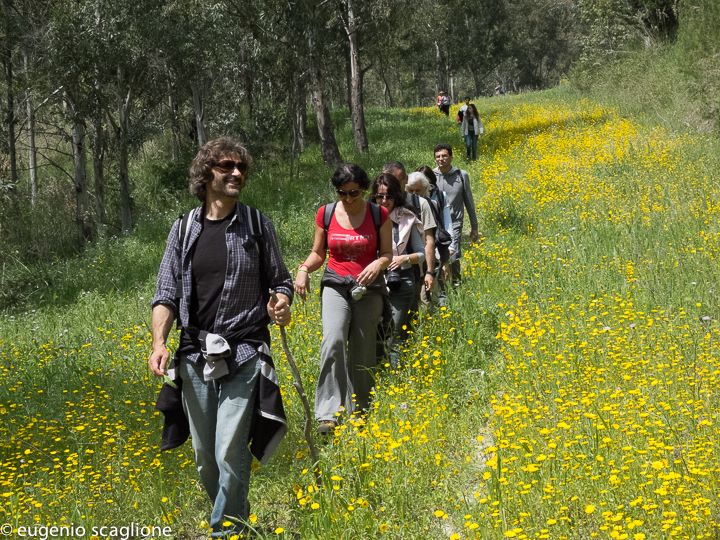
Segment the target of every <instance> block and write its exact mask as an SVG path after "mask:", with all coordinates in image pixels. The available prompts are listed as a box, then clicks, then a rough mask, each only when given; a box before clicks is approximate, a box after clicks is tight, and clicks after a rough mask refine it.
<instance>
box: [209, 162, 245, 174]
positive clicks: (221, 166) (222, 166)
mask: <svg viewBox="0 0 720 540" xmlns="http://www.w3.org/2000/svg"><path fill="white" fill-rule="evenodd" d="M213 167H214V168H215V169H217V170H218V171H220V172H221V173H225V174H229V173H231V172H233V171H234V170H235V169H237V170H238V171H240V172H241V173H246V172H247V170H248V166H247V163H245V162H243V161H233V160H232V159H223V160H222V161H218V162H217V163H215V165H213Z"/></svg>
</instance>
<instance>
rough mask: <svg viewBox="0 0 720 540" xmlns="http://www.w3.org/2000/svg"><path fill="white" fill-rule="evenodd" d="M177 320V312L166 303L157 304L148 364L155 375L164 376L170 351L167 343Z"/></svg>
mask: <svg viewBox="0 0 720 540" xmlns="http://www.w3.org/2000/svg"><path fill="white" fill-rule="evenodd" d="M174 320H175V312H174V311H173V310H172V309H170V308H169V307H168V306H166V305H165V304H156V305H155V307H153V310H152V323H151V333H152V352H151V353H150V358H149V359H148V366H149V367H150V371H151V372H152V373H153V375H155V376H157V377H162V376H163V375H164V374H165V370H166V368H167V364H168V360H170V351H168V349H167V347H166V346H165V343H166V342H167V338H168V335H170V329H171V328H172V324H173V321H174Z"/></svg>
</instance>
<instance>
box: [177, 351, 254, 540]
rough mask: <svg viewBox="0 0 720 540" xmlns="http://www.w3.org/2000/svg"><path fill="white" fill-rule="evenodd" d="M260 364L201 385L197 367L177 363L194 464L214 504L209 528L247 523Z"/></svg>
mask: <svg viewBox="0 0 720 540" xmlns="http://www.w3.org/2000/svg"><path fill="white" fill-rule="evenodd" d="M259 360H260V358H259V356H255V357H253V358H251V359H250V360H248V361H247V362H246V363H245V364H243V365H242V366H241V367H240V368H239V369H238V371H237V372H236V373H234V374H233V375H232V376H230V377H225V378H221V379H220V380H217V381H208V382H206V381H205V380H204V377H203V372H202V371H203V366H202V364H201V363H198V364H194V363H191V362H187V361H184V362H181V363H180V376H181V377H182V381H183V389H182V398H183V407H184V409H185V413H186V414H187V416H188V420H189V421H190V433H191V435H192V443H193V449H194V450H195V463H196V465H197V469H198V473H199V474H200V480H201V482H202V484H203V487H204V488H205V491H207V494H208V495H209V497H210V499H211V500H212V502H213V510H212V514H211V516H210V526H211V527H212V528H213V531H215V532H219V531H221V530H222V523H223V521H225V520H226V517H227V516H229V517H232V518H234V519H242V520H247V518H248V515H249V512H250V507H249V504H248V500H247V498H248V490H249V488H250V465H251V463H252V455H251V454H250V450H249V448H248V436H249V432H250V424H251V421H252V415H253V409H254V404H255V398H256V394H257V381H258V377H259V373H260V361H259Z"/></svg>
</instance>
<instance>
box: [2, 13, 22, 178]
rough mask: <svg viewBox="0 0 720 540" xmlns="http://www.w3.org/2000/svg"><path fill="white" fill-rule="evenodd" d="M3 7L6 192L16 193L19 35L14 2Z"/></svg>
mask: <svg viewBox="0 0 720 540" xmlns="http://www.w3.org/2000/svg"><path fill="white" fill-rule="evenodd" d="M0 7H2V11H0V13H2V18H3V20H2V27H1V31H2V34H1V36H2V41H1V42H0V46H1V47H2V50H1V51H0V55H1V58H2V66H3V75H4V82H5V118H4V124H5V139H6V143H5V146H6V150H7V157H8V166H9V169H10V180H9V182H8V185H7V186H5V190H7V191H10V192H14V191H15V190H16V189H17V182H18V168H17V150H16V148H17V147H16V144H15V139H16V136H15V125H16V123H17V119H16V115H15V69H14V66H13V53H14V52H15V49H16V48H17V43H18V33H19V30H18V28H17V20H16V19H17V14H16V8H15V6H14V5H13V2H12V0H1V1H0Z"/></svg>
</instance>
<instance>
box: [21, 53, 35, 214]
mask: <svg viewBox="0 0 720 540" xmlns="http://www.w3.org/2000/svg"><path fill="white" fill-rule="evenodd" d="M23 65H24V67H25V84H26V90H25V106H26V110H27V119H28V173H29V176H30V206H31V207H33V208H35V204H36V203H37V195H38V177H37V145H36V144H35V106H34V103H33V99H32V98H33V96H32V90H31V88H32V84H31V81H30V53H29V52H28V50H27V48H25V47H23Z"/></svg>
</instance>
